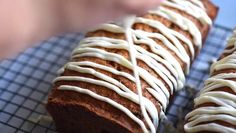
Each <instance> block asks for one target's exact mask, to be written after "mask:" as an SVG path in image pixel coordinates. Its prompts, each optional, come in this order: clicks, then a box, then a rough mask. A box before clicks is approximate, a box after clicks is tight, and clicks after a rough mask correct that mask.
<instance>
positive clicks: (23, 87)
mask: <svg viewBox="0 0 236 133" xmlns="http://www.w3.org/2000/svg"><path fill="white" fill-rule="evenodd" d="M231 32H232V31H231V29H228V28H225V27H222V26H219V25H214V27H213V28H212V30H211V32H210V34H209V36H208V39H207V41H206V44H205V46H204V48H203V49H202V51H201V53H200V55H199V56H198V58H197V59H196V61H195V62H194V64H193V65H192V69H191V71H190V74H189V75H188V76H187V82H186V84H187V85H191V86H193V88H195V91H194V94H195V92H197V91H198V90H199V89H200V88H201V87H202V85H203V81H204V80H205V79H206V78H207V77H208V70H209V66H210V63H209V62H211V61H212V60H213V59H216V58H217V57H218V56H219V54H220V53H221V51H222V50H223V49H224V47H225V41H226V39H227V37H228V36H229V35H230V34H231ZM81 38H83V35H82V34H79V33H77V34H68V35H65V36H59V37H54V38H51V39H49V40H48V41H44V42H42V44H40V45H38V46H37V47H34V48H29V49H27V50H26V51H25V52H23V53H21V54H20V55H18V56H17V57H16V58H14V59H8V60H3V61H1V62H0V132H2V133H32V132H33V133H44V132H45V133H55V132H56V131H55V126H54V123H53V121H51V120H50V119H49V118H48V117H46V116H45V115H46V114H47V112H46V110H45V107H44V105H45V101H46V99H47V95H48V93H49V91H50V89H51V88H52V80H53V79H54V78H55V77H56V76H57V70H58V69H59V68H60V67H62V66H63V65H64V64H65V63H66V62H67V61H68V60H69V57H70V53H71V51H72V49H74V48H75V47H76V46H77V44H78V42H79V41H80V39H81ZM187 90H188V89H187ZM192 100H193V95H189V91H186V89H185V90H183V91H180V92H178V93H177V94H176V96H175V98H174V100H173V102H172V103H171V105H170V106H169V109H168V111H167V117H168V119H169V120H170V121H171V122H172V123H174V125H176V124H177V123H179V117H180V116H179V115H178V114H179V112H178V111H177V110H180V109H182V110H183V112H184V113H186V112H188V111H190V108H191V107H190V106H189V103H191V101H192ZM184 113H183V114H184ZM181 117H182V116H181Z"/></svg>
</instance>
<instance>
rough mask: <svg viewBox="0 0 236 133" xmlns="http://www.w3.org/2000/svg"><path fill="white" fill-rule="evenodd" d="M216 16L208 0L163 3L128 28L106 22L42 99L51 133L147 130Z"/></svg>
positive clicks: (88, 36) (161, 112) (86, 40)
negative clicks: (53, 131)
mask: <svg viewBox="0 0 236 133" xmlns="http://www.w3.org/2000/svg"><path fill="white" fill-rule="evenodd" d="M216 14H217V7H215V6H214V5H213V4H212V3H211V2H210V1H208V0H168V1H167V0H166V1H164V2H163V4H162V6H161V7H159V8H158V9H155V10H152V11H149V12H148V13H147V14H146V15H144V16H142V17H135V18H133V19H132V21H133V23H131V27H130V28H129V27H128V28H127V27H126V28H124V27H122V26H118V25H117V24H112V23H110V24H103V25H101V26H98V27H97V28H96V29H95V30H94V31H91V32H88V33H87V34H86V37H85V38H84V39H83V40H82V41H81V42H80V44H79V46H78V47H77V48H76V49H75V50H74V51H73V53H72V58H71V60H70V62H69V63H67V64H66V65H65V66H64V67H63V68H62V69H61V70H60V71H59V73H60V76H59V77H58V78H56V79H55V85H54V88H53V90H52V92H51V94H50V95H49V98H48V103H47V106H46V108H47V110H48V111H49V113H50V114H51V116H52V117H53V119H54V121H55V123H56V127H57V130H58V131H59V132H63V133H78V132H81V133H86V132H88V133H100V132H104V133H107V132H112V133H116V132H117V133H121V132H134V133H141V132H152V133H155V132H156V130H157V127H158V122H159V120H160V119H161V118H163V117H164V112H165V110H166V108H167V105H168V103H169V101H170V99H171V96H172V95H173V94H174V92H175V91H176V90H178V89H181V88H182V87H183V85H184V82H185V74H187V73H188V71H189V68H190V65H191V63H192V61H193V60H194V58H195V56H196V55H197V54H198V52H199V50H200V49H201V47H202V42H203V41H204V40H205V38H206V36H207V33H208V31H209V28H210V26H211V24H212V20H213V19H214V18H215V17H216ZM123 25H124V24H123ZM128 31H129V32H128ZM129 38H131V40H133V44H132V41H130V39H129ZM128 39H129V41H126V40H128ZM128 42H129V43H128ZM132 51H133V52H132ZM132 53H133V54H132ZM132 59H135V60H132ZM136 63H137V65H136ZM135 73H136V74H135ZM134 74H135V75H136V76H133V75H134ZM137 75H138V76H137ZM139 78H140V79H139ZM139 81H140V82H139Z"/></svg>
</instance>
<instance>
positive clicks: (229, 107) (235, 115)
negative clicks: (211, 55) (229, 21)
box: [184, 31, 236, 133]
mask: <svg viewBox="0 0 236 133" xmlns="http://www.w3.org/2000/svg"><path fill="white" fill-rule="evenodd" d="M230 46H234V47H232V48H231V49H227V50H225V51H224V52H223V55H224V54H229V55H228V56H225V57H223V58H221V59H220V60H219V61H217V62H215V63H214V64H212V66H211V74H213V73H214V72H217V71H220V70H225V69H231V70H236V65H235V64H236V50H235V46H236V32H235V31H234V34H233V36H232V37H231V38H230V39H229V41H228V46H227V47H229V48H230ZM234 79H236V72H232V73H219V74H217V75H214V76H211V77H210V78H209V79H207V80H206V82H205V87H204V88H203V89H202V91H201V93H200V95H199V97H197V98H196V99H195V100H194V105H195V107H197V106H200V105H202V104H205V103H214V104H216V105H218V106H217V107H215V106H204V107H198V108H196V109H194V110H193V111H192V112H190V113H189V114H187V116H186V120H187V121H188V123H186V124H185V126H184V129H185V132H200V131H214V132H224V133H235V132H236V129H235V127H236V95H235V94H231V93H229V92H226V91H219V90H216V89H220V88H221V89H222V88H226V87H227V88H229V89H231V91H232V92H233V93H236V81H235V80H234ZM213 121H222V122H226V123H229V124H231V125H233V126H234V128H233V127H229V126H224V125H221V124H218V123H215V122H213ZM203 122H204V124H201V123H203Z"/></svg>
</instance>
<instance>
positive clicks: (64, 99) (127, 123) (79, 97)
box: [48, 0, 218, 133]
mask: <svg viewBox="0 0 236 133" xmlns="http://www.w3.org/2000/svg"><path fill="white" fill-rule="evenodd" d="M203 3H204V5H205V7H206V9H207V13H208V15H209V16H210V17H211V18H212V19H214V18H215V16H216V14H217V10H218V9H217V8H216V7H215V6H214V5H213V4H212V3H211V2H210V1H208V0H203ZM168 8H170V7H168ZM170 9H171V10H176V9H172V8H170ZM178 12H179V13H181V14H182V15H184V16H186V17H187V18H190V19H191V20H193V22H194V23H196V25H197V27H198V28H199V29H200V31H201V33H202V35H203V41H204V40H205V38H206V36H207V33H208V30H209V26H208V25H203V24H201V23H200V22H199V20H197V19H195V18H193V17H192V16H190V15H188V14H186V13H184V12H182V11H178ZM143 17H145V18H151V19H153V20H158V21H160V22H161V23H163V24H164V25H166V26H167V27H169V28H171V29H174V30H176V31H178V32H179V33H182V34H183V35H185V36H186V37H188V38H190V39H191V40H192V36H191V35H190V34H189V33H188V32H186V31H183V30H182V29H181V28H179V27H178V26H177V25H175V24H174V23H172V22H170V21H169V20H167V19H165V18H162V17H157V16H155V15H151V14H146V15H144V16H143ZM133 28H134V29H142V30H145V31H149V32H159V31H158V30H156V29H154V28H152V27H150V26H147V25H145V24H139V23H138V24H135V25H134V26H133ZM86 36H88V37H91V36H97V37H100V36H105V37H110V38H120V39H125V36H124V34H117V33H110V32H107V31H102V30H99V31H95V32H90V33H87V35H86ZM156 41H157V42H158V44H160V45H162V46H164V45H163V43H162V42H161V41H158V40H156ZM182 44H183V45H184V47H185V49H186V50H187V51H188V54H190V52H189V49H188V47H187V46H186V44H184V43H183V42H182ZM141 46H142V47H143V48H145V49H146V50H148V51H150V49H149V48H148V47H146V45H141ZM164 47H165V46H164ZM165 48H166V49H167V50H168V51H170V52H171V53H172V54H173V56H174V57H175V58H176V59H177V60H178V61H179V62H180V64H181V66H182V68H184V69H185V67H186V65H185V64H184V63H183V62H182V61H181V60H180V59H179V58H178V57H177V56H176V55H175V54H174V52H172V51H171V50H170V49H168V48H167V47H165ZM101 49H104V50H106V51H109V52H113V53H117V54H120V55H122V56H124V57H125V58H127V59H129V53H128V52H127V51H125V50H117V49H105V48H101ZM198 51H199V50H198V49H196V48H195V52H198ZM74 61H92V62H96V63H99V64H103V65H106V66H109V67H113V68H115V69H117V70H120V71H124V72H128V73H130V74H132V72H131V71H130V70H129V69H127V68H125V67H123V66H121V65H119V64H117V63H114V62H111V61H106V60H102V59H99V58H93V57H83V58H76V59H74ZM138 65H139V66H141V67H142V68H144V69H146V70H147V71H148V72H150V73H151V74H152V75H154V76H155V77H157V78H158V79H160V80H161V81H162V82H163V83H164V84H165V85H166V87H167V88H168V86H167V84H166V83H165V81H164V80H163V79H161V78H160V76H159V75H158V74H157V73H155V72H154V71H153V70H152V69H151V68H149V67H148V66H147V65H146V64H145V63H144V62H142V61H140V60H138ZM93 69H95V70H97V71H99V72H102V73H104V74H106V75H108V76H110V77H112V78H114V79H116V80H118V81H120V82H122V83H123V84H124V85H125V86H127V87H128V88H130V89H131V90H132V91H134V92H136V86H135V84H134V83H132V82H131V81H129V80H128V79H126V78H124V77H121V76H117V75H114V74H112V73H109V72H106V71H103V70H100V69H96V68H93ZM63 75H70V76H71V75H76V76H82V77H90V78H94V79H97V78H96V77H94V76H92V75H89V74H82V73H78V72H75V71H70V70H66V71H65V72H64V73H63ZM141 83H142V90H143V95H144V96H145V97H147V98H148V99H150V100H151V101H152V102H153V103H154V104H155V105H156V107H157V108H158V110H159V111H160V104H159V101H157V100H156V99H155V98H154V97H153V96H152V95H150V94H149V93H148V92H147V91H146V89H145V88H147V87H149V85H148V84H147V83H146V82H145V81H144V80H142V81H141ZM62 84H65V85H76V86H79V87H82V88H87V89H89V90H91V91H93V92H96V93H97V94H99V95H102V96H106V97H108V98H111V99H113V100H114V101H116V102H118V103H120V104H122V105H123V106H125V107H126V108H128V109H129V110H132V112H133V113H134V114H135V115H136V116H137V117H139V118H141V119H143V116H142V115H141V112H140V107H139V105H137V104H135V103H133V102H131V101H129V100H127V99H125V98H123V97H121V96H119V95H118V94H116V93H115V92H113V91H111V90H109V89H106V88H104V87H101V86H98V85H93V84H89V83H84V82H72V81H63V82H57V83H56V84H55V86H54V89H53V91H52V93H51V95H50V96H49V100H48V103H49V104H50V103H56V104H58V105H78V106H83V107H86V108H87V109H88V110H90V111H92V112H94V113H96V114H97V115H98V116H100V117H104V118H107V119H109V120H110V121H113V122H115V123H118V124H119V125H121V126H123V127H125V128H126V129H127V130H129V131H131V132H136V133H138V132H142V130H141V128H140V127H139V126H138V125H137V124H136V123H135V122H134V121H133V120H131V119H130V118H129V117H128V116H127V115H125V114H124V113H123V112H121V111H120V110H118V109H116V108H114V107H113V106H111V105H109V104H107V103H105V102H101V101H98V100H95V99H94V98H92V97H90V96H87V95H84V94H80V93H77V92H72V91H62V90H58V89H57V87H58V86H59V85H62Z"/></svg>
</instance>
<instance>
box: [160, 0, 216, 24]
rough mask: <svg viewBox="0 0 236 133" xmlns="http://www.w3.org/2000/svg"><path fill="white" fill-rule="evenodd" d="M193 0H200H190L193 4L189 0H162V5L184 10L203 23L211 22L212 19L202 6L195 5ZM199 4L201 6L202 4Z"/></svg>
mask: <svg viewBox="0 0 236 133" xmlns="http://www.w3.org/2000/svg"><path fill="white" fill-rule="evenodd" d="M194 1H198V3H199V2H201V0H191V2H193V3H195V4H193V3H191V2H190V1H189V0H166V1H164V2H163V5H165V6H169V7H172V8H176V9H179V10H181V11H184V12H186V13H188V14H189V15H191V16H193V17H195V18H197V19H198V20H200V21H201V23H203V24H212V20H211V18H210V17H209V16H208V15H207V13H206V11H205V10H204V8H202V7H199V6H200V5H199V6H197V5H196V2H194ZM201 6H203V4H202V5H201Z"/></svg>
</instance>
